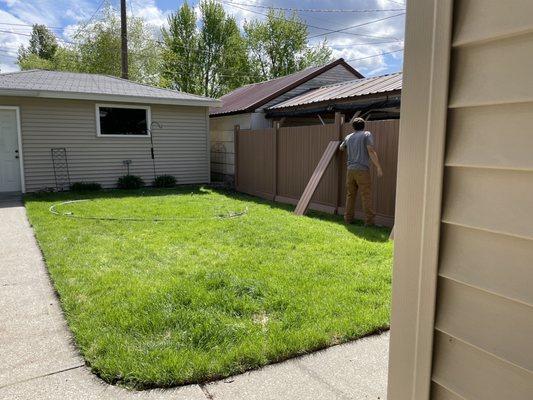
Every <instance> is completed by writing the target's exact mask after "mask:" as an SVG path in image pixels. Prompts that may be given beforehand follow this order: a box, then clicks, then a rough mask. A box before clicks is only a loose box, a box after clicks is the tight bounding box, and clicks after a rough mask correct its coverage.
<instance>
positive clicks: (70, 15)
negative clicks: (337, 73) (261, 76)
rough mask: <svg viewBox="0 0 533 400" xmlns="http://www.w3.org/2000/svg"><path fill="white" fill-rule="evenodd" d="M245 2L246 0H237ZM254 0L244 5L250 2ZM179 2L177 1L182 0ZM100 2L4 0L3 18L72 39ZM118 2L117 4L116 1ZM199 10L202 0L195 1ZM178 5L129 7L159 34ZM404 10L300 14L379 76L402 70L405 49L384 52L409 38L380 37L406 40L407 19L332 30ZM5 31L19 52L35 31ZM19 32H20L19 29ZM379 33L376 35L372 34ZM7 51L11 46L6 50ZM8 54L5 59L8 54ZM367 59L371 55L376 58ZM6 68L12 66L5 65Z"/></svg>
mask: <svg viewBox="0 0 533 400" xmlns="http://www.w3.org/2000/svg"><path fill="white" fill-rule="evenodd" d="M234 1H236V2H241V0H234ZM250 2H251V0H247V1H246V2H244V1H242V3H250ZM253 2H254V3H255V4H260V5H266V6H268V5H274V6H279V7H285V8H290V7H293V8H320V9H357V10H361V9H367V10H368V9H377V10H384V9H385V10H389V9H401V8H402V7H403V6H402V3H403V0H359V1H357V2H355V1H353V0H320V1H317V0H254V1H253ZM176 3H177V2H176ZM97 4H98V2H95V1H94V0H32V1H26V0H0V21H2V22H3V23H20V24H32V23H43V24H46V25H48V26H53V27H60V26H64V27H65V28H64V29H63V30H55V32H56V33H58V34H60V36H61V37H62V38H63V39H68V38H71V37H72V35H73V34H74V33H75V32H76V31H77V30H78V29H79V26H80V25H81V24H83V23H85V21H87V20H88V19H89V17H90V16H91V15H92V14H93V13H94V11H95V8H96V7H97ZM113 4H114V5H116V2H113ZM190 4H191V5H192V6H193V7H194V8H195V11H196V13H197V14H198V13H199V9H198V8H199V7H198V1H197V0H196V1H194V0H192V1H190ZM177 6H178V4H176V6H175V8H174V9H172V10H162V9H160V8H158V6H157V3H156V0H132V1H131V7H130V6H128V13H130V14H131V13H132V12H133V15H135V16H136V17H140V18H143V19H144V20H145V21H146V23H147V24H148V25H149V26H150V27H151V28H152V30H153V32H154V33H155V34H158V33H159V31H160V28H161V27H162V26H166V24H167V17H168V15H169V14H170V13H171V12H173V11H176V8H177ZM223 7H224V9H225V10H226V12H227V13H229V14H232V15H233V16H235V18H236V20H237V23H238V25H239V26H240V27H241V28H242V26H243V24H244V22H245V21H250V20H252V19H256V18H258V19H263V18H264V16H263V15H261V14H265V13H266V12H267V9H264V8H253V7H249V6H244V5H242V6H238V7H235V6H232V5H229V4H224V5H223ZM400 12H401V11H393V12H388V11H387V12H371V13H368V12H361V13H354V12H343V13H308V12H300V13H299V16H300V18H302V19H303V20H304V21H305V22H306V24H308V25H310V26H309V34H310V36H313V35H320V36H319V37H317V38H312V39H311V40H310V43H311V44H316V43H318V42H319V41H321V40H323V39H324V37H327V40H328V43H329V45H330V46H331V47H332V48H333V54H334V56H335V57H343V58H344V59H346V60H351V59H360V58H363V59H362V60H356V61H353V62H351V64H352V65H353V66H354V67H355V68H356V69H358V70H360V71H361V72H362V73H363V74H364V75H374V74H377V73H383V72H385V71H391V70H398V69H401V61H402V53H401V52H398V53H394V54H390V55H385V56H379V54H381V53H387V52H390V51H394V50H398V49H401V48H402V47H403V41H399V42H394V43H383V42H387V41H389V40H387V39H380V38H378V37H385V38H398V39H401V40H403V37H404V23H405V17H404V16H399V17H395V18H390V19H387V20H384V21H379V22H376V23H372V24H369V25H365V26H361V27H358V28H353V29H350V30H347V31H344V32H340V33H331V32H329V33H328V31H327V30H325V29H319V28H327V29H330V30H335V29H341V28H346V27H350V26H353V25H358V24H361V23H365V22H371V21H374V20H376V19H379V18H383V17H386V16H390V15H394V14H398V13H400ZM0 29H2V30H9V31H11V32H14V33H11V34H4V33H2V34H1V35H0V48H1V49H3V50H4V51H8V52H9V53H11V52H12V51H14V52H15V53H16V51H17V50H18V48H19V46H20V45H26V44H27V42H28V37H27V36H23V35H20V34H18V33H26V34H28V33H29V32H30V28H29V27H23V26H9V27H8V26H7V25H0ZM15 32H16V33H15ZM354 34H360V35H369V36H376V38H373V37H368V36H357V35H354ZM6 49H7V50H6ZM2 55H4V56H5V57H3V56H2ZM375 55H376V57H372V58H365V57H368V56H375ZM0 62H2V63H4V64H5V65H11V66H14V65H15V60H14V59H12V58H9V57H8V56H7V54H6V53H5V52H2V53H0ZM4 68H6V67H4Z"/></svg>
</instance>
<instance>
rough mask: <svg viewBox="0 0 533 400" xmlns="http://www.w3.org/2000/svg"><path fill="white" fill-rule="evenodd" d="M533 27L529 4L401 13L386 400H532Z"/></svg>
mask: <svg viewBox="0 0 533 400" xmlns="http://www.w3.org/2000/svg"><path fill="white" fill-rule="evenodd" d="M443 5H444V7H446V5H447V7H452V8H453V19H451V18H449V13H448V12H447V11H446V10H443V8H442V7H443ZM532 15H533V2H532V1H530V0H512V1H509V2H503V1H500V0H454V1H451V0H411V1H410V2H408V16H407V30H406V32H407V33H406V51H407V54H406V61H405V63H406V68H405V75H406V79H405V81H404V82H405V83H406V85H405V86H404V92H403V98H402V113H403V114H402V124H403V125H402V129H401V131H400V154H399V160H400V161H399V171H398V188H399V192H398V193H399V196H398V203H397V217H396V221H397V226H396V228H395V233H396V238H397V240H396V243H395V267H394V268H395V271H394V277H393V284H394V285H395V286H394V289H393V312H392V323H391V329H392V330H391V363H390V370H389V374H390V377H389V394H388V396H389V398H391V399H394V400H422V399H424V400H425V399H428V398H431V399H436V400H502V399H520V400H521V399H533V130H532V126H533V18H531V16H532ZM421 32H425V33H426V35H427V37H426V38H424V37H423V36H420V33H421ZM439 34H440V35H442V36H441V37H439V36H438V35H439ZM446 35H449V36H448V38H446ZM447 56H449V62H448V61H446V65H449V73H450V74H449V79H448V80H447V79H446V74H445V73H443V71H442V70H439V69H438V68H439V66H440V65H442V64H441V63H439V62H438V61H439V60H438V59H439V58H441V59H442V58H444V59H446V57H447ZM429 61H431V62H432V64H431V67H430V68H427V69H426V64H423V62H429ZM415 78H416V79H417V81H416V82H415V81H414V80H413V79H415ZM445 81H446V83H447V87H448V98H447V102H446V104H445V106H444V107H433V108H431V105H432V104H433V100H434V99H435V96H436V95H439V94H440V93H442V90H441V89H440V88H438V89H437V88H436V87H435V85H436V84H440V83H442V82H445ZM428 104H429V107H428V108H426V105H428ZM440 121H445V122H446V125H445V127H443V128H442V129H438V128H439V125H438V124H439V122H440ZM416 123H418V124H419V125H418V126H417V125H416ZM435 124H437V128H435ZM406 128H409V130H407V129H406ZM439 136H442V137H443V138H444V140H443V141H442V142H439V141H438V140H437V141H435V140H434V138H437V137H439ZM405 137H407V139H404V140H406V141H404V142H403V143H402V138H405ZM432 138H433V145H431V141H432ZM439 146H440V149H441V150H440V151H443V152H444V157H443V159H439V158H437V157H434V156H432V152H433V149H435V147H439ZM437 150H438V149H437ZM415 151H417V152H421V153H422V154H424V159H423V160H417V159H415V158H414V156H413V155H412V154H408V153H409V152H415ZM439 168H441V171H442V173H441V174H440V175H438V176H434V177H433V179H428V171H432V170H433V169H437V170H438V169H439ZM417 169H418V170H422V171H423V173H422V176H418V175H415V174H416V173H417V172H416V171H417ZM407 172H410V174H409V175H406V174H407ZM430 184H431V185H433V186H434V187H438V185H439V184H442V193H440V192H439V191H438V190H434V188H432V187H431V186H428V185H430ZM417 190H419V191H417ZM419 194H422V195H423V197H424V200H423V201H421V202H418V201H417V202H414V201H413V199H416V198H417V196H418V195H419ZM409 199H411V204H408V203H406V201H408V200H409ZM428 204H429V206H428ZM420 205H422V206H420ZM439 206H440V212H439V213H438V217H437V218H435V219H434V220H433V219H432V218H428V217H427V215H428V213H427V209H428V207H430V208H431V207H439ZM417 210H418V212H419V213H420V214H419V216H417V215H416V214H413V213H416V212H417ZM408 215H409V216H411V218H410V219H409V221H407V220H406V219H405V217H406V216H408ZM431 226H436V227H438V228H439V235H437V237H435V236H432V235H431V234H428V232H430V231H429V229H430V227H431ZM430 233H431V232H430ZM435 245H438V247H437V249H436V250H437V251H433V246H435ZM433 277H434V278H433ZM411 282H414V283H411ZM428 304H429V305H431V304H433V305H434V308H432V307H431V306H428ZM433 316H434V318H432V317H433ZM428 338H429V339H428ZM428 343H430V344H431V346H428ZM426 360H430V362H426ZM428 372H429V373H430V374H428Z"/></svg>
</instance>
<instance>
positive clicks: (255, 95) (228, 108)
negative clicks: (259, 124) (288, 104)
mask: <svg viewBox="0 0 533 400" xmlns="http://www.w3.org/2000/svg"><path fill="white" fill-rule="evenodd" d="M337 65H343V66H344V67H345V68H346V69H347V70H349V71H350V72H352V73H353V74H354V76H355V77H357V78H362V77H363V75H361V74H360V73H359V72H358V71H357V70H355V69H354V68H353V67H352V66H350V65H349V64H348V63H347V62H346V61H344V59H342V58H339V59H338V60H335V61H333V62H331V63H329V64H326V65H323V66H320V67H311V68H307V69H304V70H303V71H300V72H296V73H294V74H291V75H287V76H283V77H280V78H276V79H271V80H269V81H265V82H259V83H252V84H250V85H246V86H242V87H240V88H238V89H235V90H234V91H233V92H230V93H228V94H226V95H224V96H222V97H221V98H220V100H221V101H222V107H218V108H211V109H210V115H211V116H215V115H224V114H239V113H243V112H251V111H253V110H255V109H257V108H258V107H261V106H262V105H263V104H266V103H268V102H269V101H271V100H272V99H274V98H276V97H278V96H280V95H282V94H283V93H285V92H288V91H289V90H291V89H294V88H295V87H297V86H299V85H301V84H302V83H304V82H307V81H308V80H310V79H312V78H314V77H315V76H317V75H320V74H321V73H323V72H325V71H327V70H329V69H331V68H333V67H336V66H337Z"/></svg>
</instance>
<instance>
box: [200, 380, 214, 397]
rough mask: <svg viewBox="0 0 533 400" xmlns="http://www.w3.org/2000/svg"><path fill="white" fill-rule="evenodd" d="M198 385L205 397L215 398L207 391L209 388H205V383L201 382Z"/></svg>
mask: <svg viewBox="0 0 533 400" xmlns="http://www.w3.org/2000/svg"><path fill="white" fill-rule="evenodd" d="M199 386H200V389H202V392H203V393H204V396H205V397H206V399H207V400H215V396H213V395H212V394H211V393H209V390H207V387H206V386H205V384H203V383H201V384H200V385H199Z"/></svg>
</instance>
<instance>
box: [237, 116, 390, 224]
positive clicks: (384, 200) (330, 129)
mask: <svg viewBox="0 0 533 400" xmlns="http://www.w3.org/2000/svg"><path fill="white" fill-rule="evenodd" d="M338 121H340V119H338ZM366 129H367V130H369V131H371V132H372V133H373V135H374V138H375V145H376V150H377V152H378V154H379V157H380V160H381V164H382V166H383V170H384V171H385V173H384V176H383V177H382V178H379V179H378V178H377V176H376V175H375V171H374V170H373V169H372V172H371V174H372V182H373V190H374V198H373V200H374V209H375V211H376V214H377V218H376V221H377V222H378V223H380V224H384V225H387V226H392V225H393V223H394V199H395V196H396V162H397V158H398V132H399V121H398V120H385V121H371V122H368V125H367V128H366ZM351 131H352V128H351V124H348V123H346V124H343V125H342V126H341V125H340V124H339V123H336V124H328V125H314V126H298V127H286V128H279V129H277V130H276V128H269V129H259V130H237V132H236V137H237V185H236V188H237V190H238V191H240V192H243V193H248V194H252V195H255V196H259V197H263V198H267V199H270V200H273V199H275V200H276V201H280V202H284V203H290V204H296V203H297V201H298V199H299V198H300V197H301V195H302V193H303V191H304V189H305V186H306V185H307V182H308V181H309V179H310V178H311V175H312V174H313V171H314V170H315V168H316V166H317V164H318V162H319V160H320V157H322V154H323V153H324V150H325V149H326V147H327V145H328V143H329V142H330V141H332V140H339V139H342V138H344V137H345V136H346V135H347V134H348V133H350V132H351ZM345 165H346V161H345V156H344V154H343V153H341V152H339V153H338V156H337V157H335V159H334V162H332V163H331V164H330V165H329V166H328V168H327V169H326V171H325V173H324V176H323V178H322V181H321V182H320V184H319V185H318V188H317V190H316V192H315V194H314V195H313V198H312V200H311V205H310V208H311V209H316V210H320V211H326V212H330V213H334V212H338V213H342V212H343V207H344V203H345V199H344V197H345V185H344V180H345V177H346V167H345ZM339 166H340V168H339ZM339 184H340V188H339ZM356 216H357V217H359V218H360V217H362V211H361V205H360V199H358V200H357V206H356Z"/></svg>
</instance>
